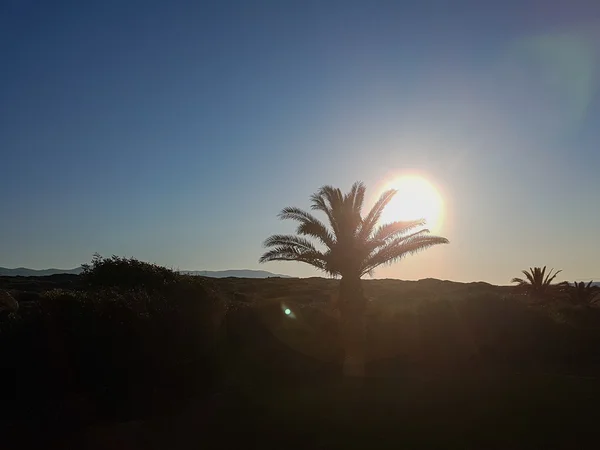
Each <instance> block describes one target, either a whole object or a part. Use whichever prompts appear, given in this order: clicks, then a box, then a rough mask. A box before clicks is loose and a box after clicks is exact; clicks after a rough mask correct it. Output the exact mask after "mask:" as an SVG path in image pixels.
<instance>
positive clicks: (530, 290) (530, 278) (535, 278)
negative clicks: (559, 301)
mask: <svg viewBox="0 0 600 450" xmlns="http://www.w3.org/2000/svg"><path fill="white" fill-rule="evenodd" d="M553 271H554V269H550V272H548V274H547V275H546V266H544V267H543V268H540V267H534V268H529V271H527V270H523V271H522V272H523V274H524V275H525V278H513V279H512V281H511V283H517V289H518V290H519V291H521V292H523V293H525V294H527V295H528V296H530V297H532V298H534V299H536V300H545V299H547V298H549V297H551V296H553V295H554V294H556V293H557V292H558V289H559V288H562V287H564V285H565V283H559V284H557V285H553V284H552V282H553V281H554V279H555V278H556V276H557V275H558V274H559V273H561V272H562V270H557V271H556V272H554V274H553V273H552V272H553Z"/></svg>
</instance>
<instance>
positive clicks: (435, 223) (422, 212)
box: [381, 175, 444, 233]
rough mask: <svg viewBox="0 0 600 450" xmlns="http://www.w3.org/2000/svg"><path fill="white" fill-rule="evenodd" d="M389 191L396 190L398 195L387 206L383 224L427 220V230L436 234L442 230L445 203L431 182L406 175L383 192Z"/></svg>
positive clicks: (388, 184) (387, 185) (382, 219)
mask: <svg viewBox="0 0 600 450" xmlns="http://www.w3.org/2000/svg"><path fill="white" fill-rule="evenodd" d="M388 189H396V190H397V191H398V193H397V194H396V195H395V196H394V198H393V199H392V201H391V202H390V203H389V204H388V205H387V206H386V208H385V210H384V212H383V215H382V218H381V222H382V223H388V222H394V221H398V220H414V219H425V220H426V221H427V223H426V224H425V226H426V228H429V229H430V230H431V231H432V232H434V233H435V232H438V231H439V230H440V228H441V226H442V219H443V209H444V202H443V200H442V196H441V195H440V193H439V191H438V190H437V189H436V188H435V186H433V185H432V184H431V183H430V182H429V181H427V180H426V179H425V178H423V177H420V176H417V175H406V176H401V177H398V178H396V179H394V180H392V181H391V182H389V183H387V184H386V185H385V187H384V189H383V190H388Z"/></svg>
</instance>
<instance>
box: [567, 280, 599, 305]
mask: <svg viewBox="0 0 600 450" xmlns="http://www.w3.org/2000/svg"><path fill="white" fill-rule="evenodd" d="M566 294H567V297H568V299H569V300H570V301H571V303H573V304H574V305H585V306H591V305H593V304H594V303H596V302H597V301H598V300H600V298H599V297H600V287H598V286H594V285H593V281H590V282H589V283H588V284H585V283H584V282H583V281H581V282H579V283H578V282H577V281H576V282H575V283H573V286H568V288H567V290H566Z"/></svg>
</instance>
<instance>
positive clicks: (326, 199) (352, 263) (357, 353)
mask: <svg viewBox="0 0 600 450" xmlns="http://www.w3.org/2000/svg"><path fill="white" fill-rule="evenodd" d="M365 191H366V188H365V186H364V184H363V183H361V182H356V183H354V184H353V185H352V188H351V189H350V191H349V192H348V193H347V194H345V195H344V194H342V191H341V190H340V189H337V188H334V187H332V186H323V187H321V188H320V189H319V190H318V191H317V192H316V193H315V194H313V195H312V196H311V209H312V210H313V211H321V212H323V213H324V214H325V216H326V217H327V222H328V225H326V224H325V223H323V222H321V221H320V220H319V219H318V218H316V217H315V216H313V215H312V214H310V213H308V212H306V211H304V210H302V209H299V208H294V207H287V208H284V209H283V210H282V211H281V213H280V214H279V218H280V219H291V220H294V221H296V222H298V223H299V225H298V228H297V230H296V233H297V234H296V235H279V234H276V235H274V236H271V237H269V238H268V239H267V240H265V242H264V246H265V247H267V248H270V250H268V251H267V252H266V253H264V254H263V255H262V257H261V258H260V260H259V261H260V262H261V263H264V262H267V261H299V262H303V263H307V264H310V265H311V266H313V267H316V268H317V269H319V270H321V271H323V272H325V273H327V274H328V275H331V276H336V277H337V276H339V277H341V281H340V285H339V301H340V302H339V309H340V313H341V319H342V323H341V325H342V327H341V330H342V341H343V343H344V350H345V360H344V375H348V376H363V375H364V344H365V324H364V314H363V313H364V310H365V306H366V299H365V297H364V295H363V289H362V284H361V277H362V276H364V275H366V274H370V275H372V273H373V270H374V269H375V268H376V267H378V266H380V265H382V264H391V263H393V262H395V261H398V260H400V259H401V258H402V257H404V256H405V255H408V254H413V253H416V252H418V251H420V250H424V249H426V248H429V247H431V246H433V245H436V244H446V243H448V240H447V239H446V238H443V237H438V236H431V235H430V234H429V230H427V229H425V228H422V226H423V225H424V224H425V221H424V220H422V219H420V220H410V221H399V222H392V223H388V224H385V225H381V226H377V223H378V221H379V219H380V218H381V214H382V212H383V210H384V208H385V206H386V205H387V204H388V203H389V202H390V200H391V199H392V198H393V197H394V195H395V194H396V190H394V189H390V190H388V191H385V192H384V193H383V194H382V195H381V197H380V198H379V200H377V202H376V203H375V205H374V206H373V207H372V208H371V210H370V211H369V212H368V214H367V215H366V216H364V217H363V216H362V215H361V209H362V206H363V203H364V198H365ZM309 238H312V240H311V239H309ZM313 241H316V243H314V242H313Z"/></svg>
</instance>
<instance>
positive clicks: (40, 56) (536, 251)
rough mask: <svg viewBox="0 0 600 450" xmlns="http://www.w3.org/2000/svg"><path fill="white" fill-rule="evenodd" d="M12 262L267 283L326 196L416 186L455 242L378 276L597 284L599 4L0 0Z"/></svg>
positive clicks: (1, 154) (5, 203)
mask: <svg viewBox="0 0 600 450" xmlns="http://www.w3.org/2000/svg"><path fill="white" fill-rule="evenodd" d="M0 57H1V61H2V63H1V66H0V67H1V68H2V70H0V168H1V169H2V176H1V177H0V193H1V195H0V266H3V267H20V266H25V267H30V268H48V267H59V268H72V267H76V266H78V265H80V264H81V263H84V262H89V261H90V260H91V258H92V255H93V253H95V252H98V253H100V254H102V255H105V256H110V255H112V254H117V255H121V256H134V257H136V258H139V259H142V260H145V261H150V262H155V263H158V264H161V265H166V266H169V267H173V268H179V269H182V270H183V269H186V270H223V269H239V268H247V269H263V270H268V271H271V272H276V273H283V274H288V275H292V276H317V275H319V273H318V272H317V271H316V270H314V269H312V268H311V267H310V266H306V265H303V264H301V263H291V262H280V263H275V262H273V263H267V264H259V263H258V258H259V257H260V255H261V254H262V252H263V251H264V250H263V248H262V242H263V241H264V239H265V238H267V237H268V236H269V235H271V234H275V233H288V232H293V231H294V225H293V224H292V223H286V222H282V221H279V220H278V219H277V213H278V212H279V211H280V210H281V209H282V208H283V207H285V206H298V207H301V208H305V209H308V208H309V206H310V203H309V197H310V195H311V194H312V193H313V192H315V191H316V190H317V189H318V188H319V187H320V186H322V185H325V184H330V185H334V186H339V187H340V188H342V189H343V190H348V189H349V188H350V186H351V185H352V183H353V182H354V181H356V180H362V181H363V182H364V183H365V184H366V185H367V189H368V191H367V192H368V195H367V197H368V198H367V205H366V206H367V207H369V206H370V205H372V204H373V202H374V200H375V198H376V197H377V196H378V195H379V193H380V191H381V187H382V186H383V184H384V183H385V182H386V181H389V179H391V178H394V177H396V176H399V175H401V174H405V173H412V174H418V175H420V176H422V177H424V178H426V179H427V180H429V181H430V182H431V183H432V184H433V185H435V186H436V188H437V189H438V190H439V192H440V195H441V196H442V198H443V203H444V220H443V225H442V226H441V229H440V230H439V231H438V234H440V235H443V236H445V237H447V238H448V239H449V240H450V244H449V245H444V246H438V247H435V248H432V249H429V250H427V251H426V252H424V253H421V254H419V255H415V256H409V257H407V258H406V259H403V260H402V261H400V262H398V263H396V264H393V265H391V266H385V267H382V268H380V269H379V270H377V271H376V272H375V277H376V278H386V277H387V278H400V279H420V278H430V277H431V278H440V279H449V280H456V281H478V280H482V281H487V282H490V283H496V284H508V283H509V282H510V279H511V278H512V277H514V276H518V275H519V274H520V271H521V270H522V269H525V268H528V267H531V266H544V265H548V266H549V267H554V268H557V269H562V270H563V273H561V277H562V279H568V280H575V279H577V280H584V279H592V278H596V279H600V259H599V255H600V239H599V238H598V230H600V208H599V207H598V205H599V204H600V203H599V202H598V199H597V196H598V194H600V172H599V170H598V169H599V167H600V126H599V125H600V96H599V94H598V88H599V86H600V72H599V69H600V3H598V2H597V1H595V0H591V1H578V0H575V1H573V0H571V1H552V2H550V1H537V0H536V1H527V0H524V1H503V2H481V1H479V0H471V1H453V2H448V1H446V0H444V1H421V2H401V1H364V2H353V1H349V0H347V1H309V0H307V1H302V2H292V1H286V0H278V1H259V0H255V1H252V2H247V1H240V2H232V1H216V2H201V1H178V0H170V1H154V0H144V1H123V0H119V1H113V0H103V1H92V0H90V1H86V2H81V1H71V2H68V1H60V0H54V1H47V0H8V1H4V2H0Z"/></svg>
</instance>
